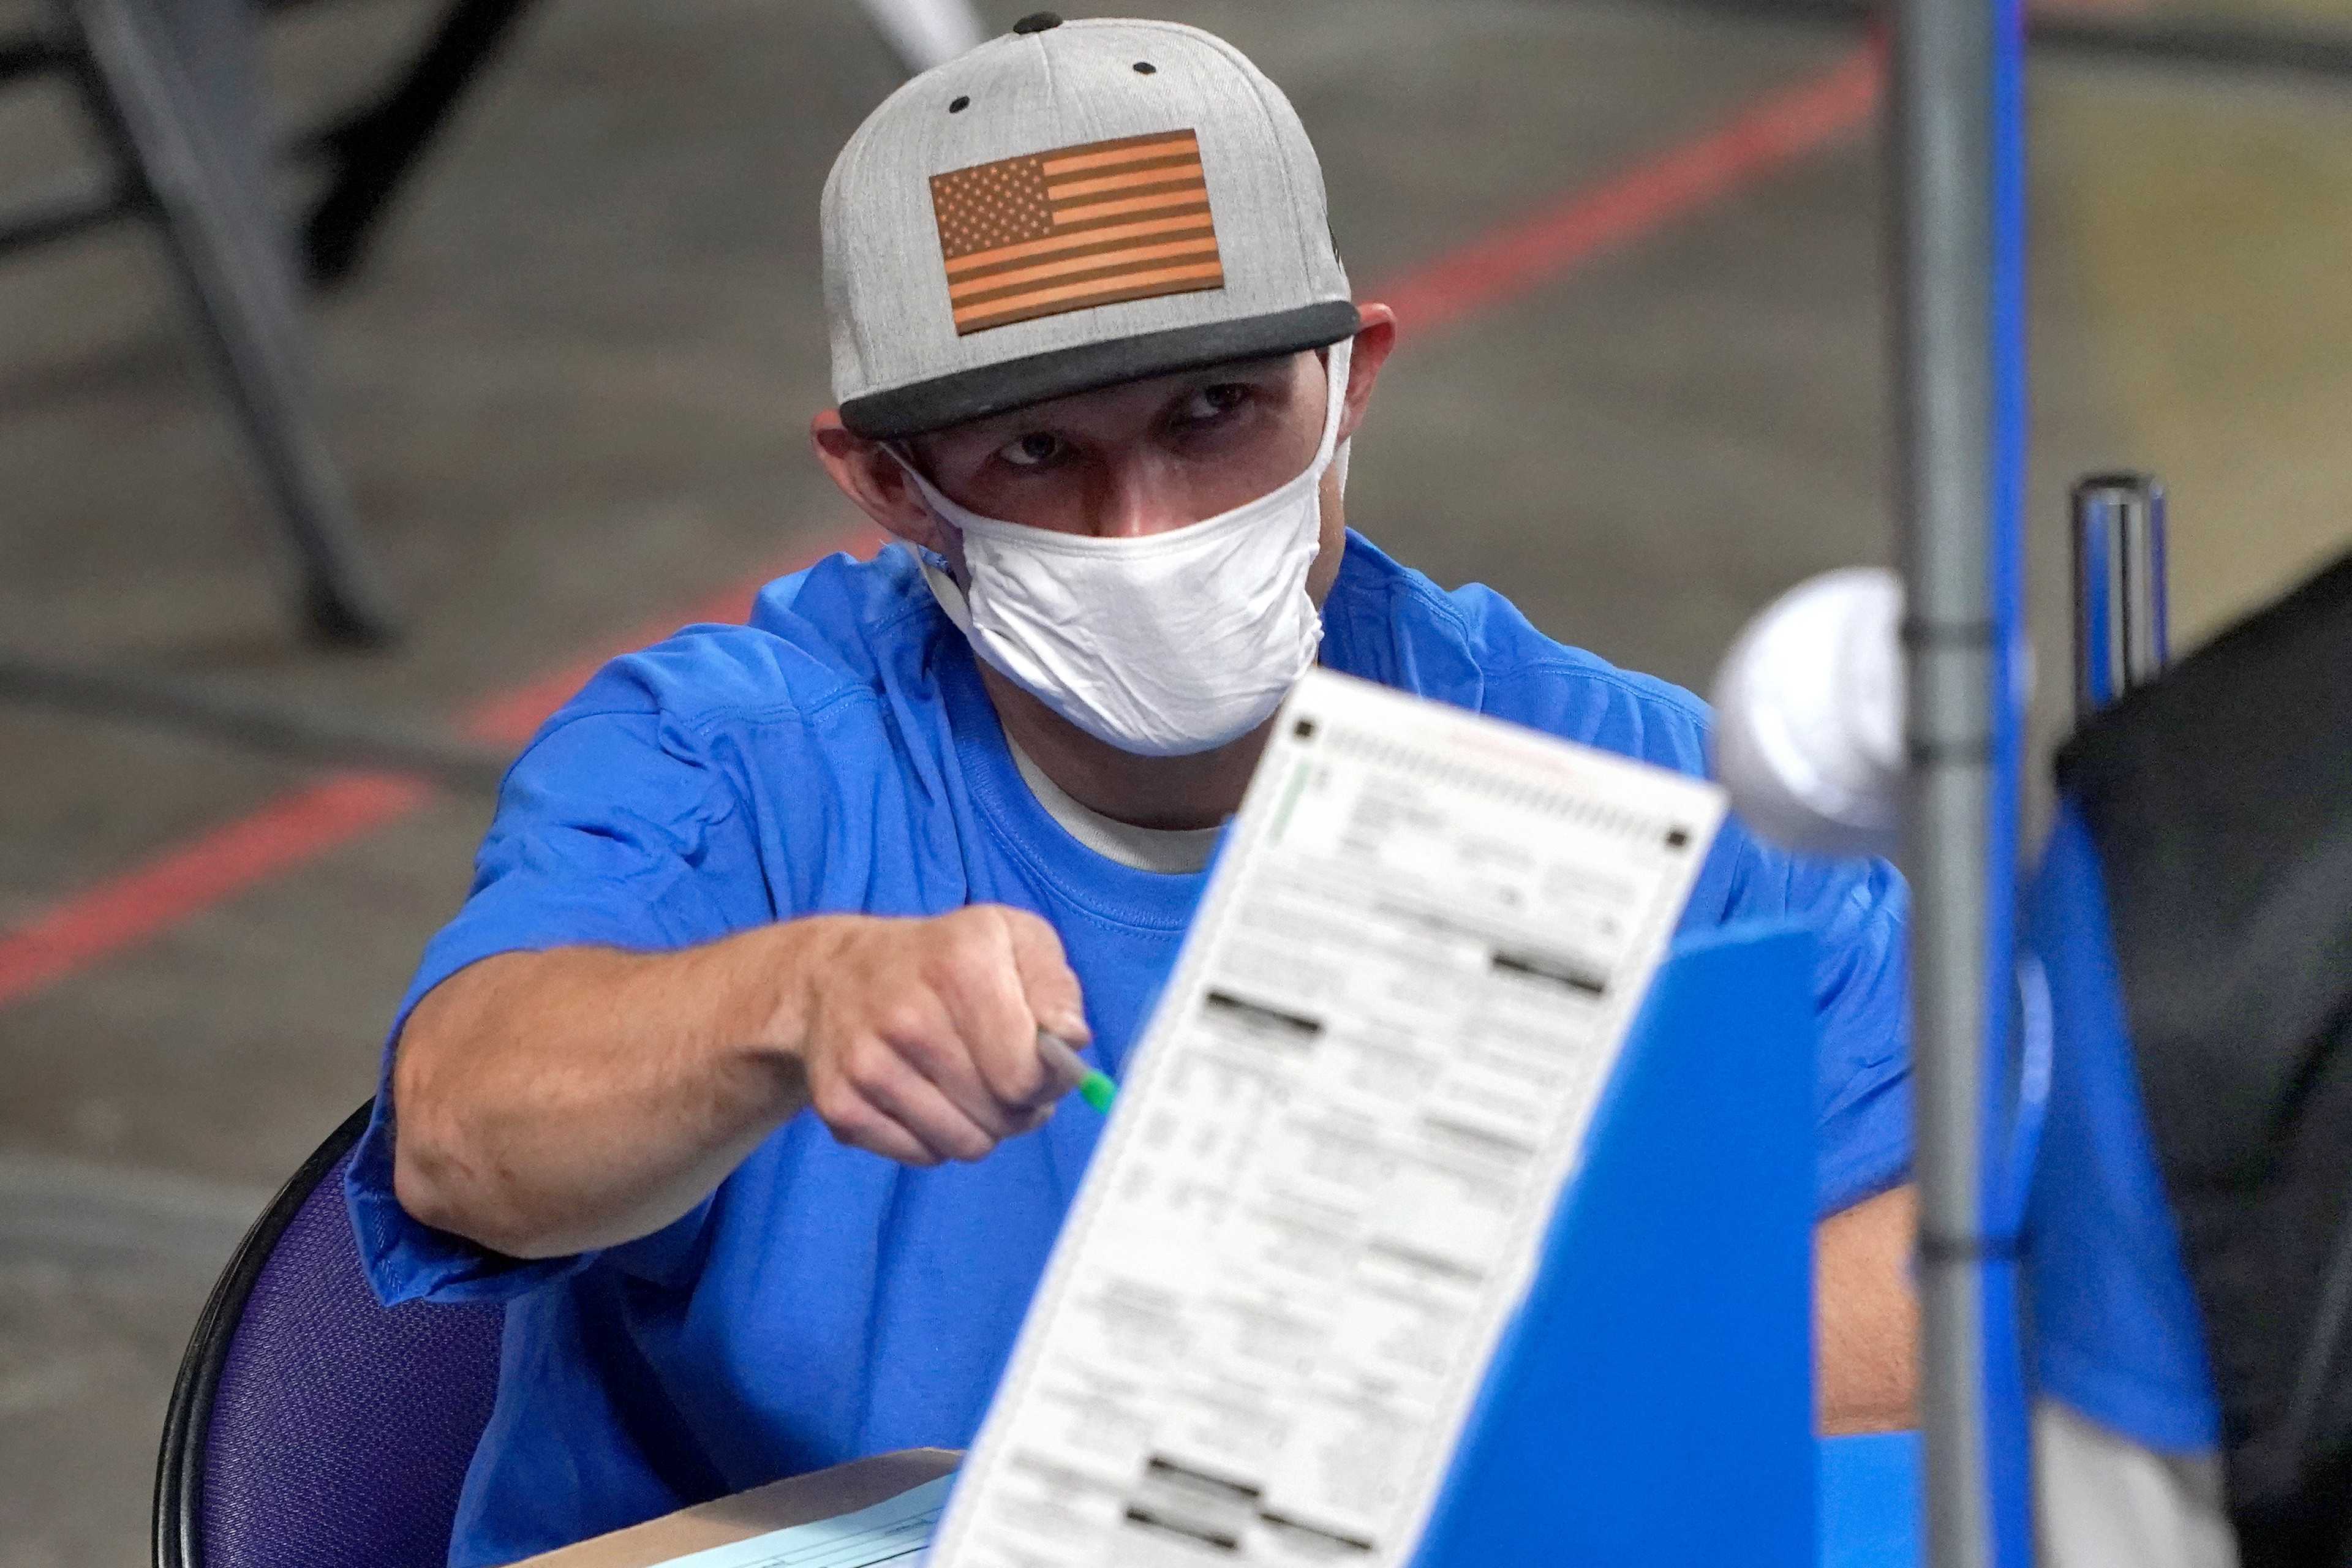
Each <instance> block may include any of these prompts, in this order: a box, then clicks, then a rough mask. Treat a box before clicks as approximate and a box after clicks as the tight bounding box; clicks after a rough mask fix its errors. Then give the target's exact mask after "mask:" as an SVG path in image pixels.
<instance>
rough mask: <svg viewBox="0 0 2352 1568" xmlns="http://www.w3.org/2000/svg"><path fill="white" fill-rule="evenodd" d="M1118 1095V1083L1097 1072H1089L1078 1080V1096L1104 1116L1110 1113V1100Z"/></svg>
mask: <svg viewBox="0 0 2352 1568" xmlns="http://www.w3.org/2000/svg"><path fill="white" fill-rule="evenodd" d="M1078 1097H1079V1098H1080V1099H1082V1100H1085V1101H1086V1102H1087V1104H1088V1105H1091V1106H1093V1107H1094V1108H1095V1109H1096V1110H1099V1111H1101V1112H1102V1113H1103V1114H1104V1115H1105V1116H1108V1115H1109V1114H1110V1102H1111V1101H1112V1100H1114V1099H1116V1098H1118V1085H1117V1084H1115V1083H1113V1082H1111V1080H1110V1079H1108V1078H1107V1077H1105V1076H1104V1075H1103V1074H1101V1073H1098V1072H1090V1073H1088V1074H1087V1076H1086V1077H1085V1078H1084V1079H1080V1080H1079V1082H1078Z"/></svg>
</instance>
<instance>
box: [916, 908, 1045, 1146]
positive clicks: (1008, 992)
mask: <svg viewBox="0 0 2352 1568" xmlns="http://www.w3.org/2000/svg"><path fill="white" fill-rule="evenodd" d="M1019 912H1020V911H1018V910H1000V909H979V910H971V911H970V918H968V919H964V920H961V921H957V922H956V926H955V930H954V934H953V936H952V937H951V938H950V942H949V944H948V946H947V948H946V950H945V952H943V954H942V973H941V974H940V1000H941V1001H942V1002H943V1003H944V1004H945V1005H946V1006H947V1008H948V1010H949V1013H950V1016H952V1017H953V1019H954V1021H955V1026H956V1029H957V1032H958V1033H959V1035H960V1036H961V1037H962V1039H963V1042H964V1044H965V1046H966V1047H967V1048H968V1049H969V1050H970V1052H971V1064H972V1068H973V1070H974V1071H975V1072H976V1073H977V1074H978V1076H979V1078H980V1079H981V1081H982V1083H983V1084H984V1085H985V1086H986V1089H987V1091H988V1092H989V1094H990V1095H991V1096H992V1098H993V1099H994V1100H995V1101H996V1102H997V1103H998V1104H999V1105H1000V1106H1002V1107H1003V1110H1004V1112H1005V1114H1006V1115H1007V1116H1008V1117H1017V1116H1020V1115H1023V1114H1025V1113H1026V1112H1028V1111H1029V1110H1033V1109H1034V1108H1036V1107H1038V1106H1040V1105H1045V1104H1047V1103H1049V1102H1051V1101H1052V1100H1055V1099H1057V1098H1059V1097H1060V1095H1061V1093H1062V1092H1063V1090H1064V1089H1065V1088H1066V1085H1064V1084H1063V1083H1062V1082H1061V1081H1060V1075H1059V1074H1057V1073H1055V1071H1053V1070H1052V1068H1049V1067H1048V1066H1047V1065H1046V1064H1045V1061H1043V1060H1042V1059H1041V1058H1039V1055H1038V1047H1037V1027H1038V1021H1037V1017H1036V1015H1035V1014H1034V1012H1032V1011H1031V1009H1030V1006H1029V1001H1028V996H1027V994H1026V991H1025V988H1024V984H1023V982H1022V976H1021V971H1020V967H1019V964H1018V963H1017V961H1016V959H1015V956H1014V948H1013V934H1012V917H1013V916H1016V915H1018V914H1019ZM1033 918H1034V917H1033Z"/></svg>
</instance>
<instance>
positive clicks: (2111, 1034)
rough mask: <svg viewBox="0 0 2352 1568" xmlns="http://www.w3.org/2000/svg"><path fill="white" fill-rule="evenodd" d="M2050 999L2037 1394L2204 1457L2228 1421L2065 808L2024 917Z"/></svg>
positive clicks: (2080, 851)
mask: <svg viewBox="0 0 2352 1568" xmlns="http://www.w3.org/2000/svg"><path fill="white" fill-rule="evenodd" d="M2024 935H2025V939H2026V945H2027V949H2028V951H2029V952H2030V953H2031V954H2032V957H2033V959H2034V960H2035V961H2036V962H2038V963H2040V964H2041V965H2042V973H2043V976H2044V978H2045V979H2046V981H2047V983H2048V985H2049V994H2050V1010H2051V1020H2052V1032H2053V1048H2052V1051H2051V1069H2050V1098H2049V1106H2048V1110H2047V1111H2046V1112H2045V1113H2044V1117H2043V1121H2042V1143H2041V1150H2040V1157H2039V1158H2038V1159H2037V1160H2036V1161H2035V1163H2034V1167H2033V1179H2032V1192H2031V1196H2030V1198H2029V1200H2028V1203H2027V1208H2026V1216H2025V1237H2026V1251H2025V1275H2026V1282H2027V1285H2028V1287H2029V1289H2030V1290H2031V1291H2032V1299H2033V1345H2032V1366H2033V1370H2034V1373H2035V1374H2036V1376H2037V1377H2038V1379H2039V1382H2040V1384H2041V1389H2042V1392H2043V1393H2044V1394H2050V1395H2052V1396H2054V1397H2055V1398H2057V1399H2060V1400H2063V1402H2064V1403H2066V1404H2067V1405H2071V1406H2073V1407H2074V1409H2076V1410H2078V1411H2080V1412H2081V1413H2082V1414H2084V1415H2087V1416H2089V1417H2091V1418H2092V1419H2093V1420H2095V1421H2097V1422H2099V1423H2100V1424H2101V1425H2102V1426H2106V1427H2107V1428H2109V1429H2110V1430H2112V1431H2115V1432H2119V1433H2122V1434H2123V1435H2124V1436H2127V1437H2129V1438H2131V1439H2132V1440H2133V1441H2135V1442H2137V1443H2140V1444H2142V1445H2144V1446H2146V1447H2150V1448H2154V1449H2158V1450H2159V1451H2162V1452H2166V1453H2174V1454H2178V1453H2184V1452H2187V1453H2193V1452H2200V1451H2202V1450H2204V1449H2207V1448H2210V1447H2213V1446H2214V1445H2216V1444H2217V1443H2218V1442H2219V1441H2220V1439H2221V1410H2220V1406H2219V1404H2218V1401H2217V1399H2216V1396H2215V1394H2214V1392H2213V1376H2212V1370H2211V1365H2210V1362H2209V1360H2208V1357H2207V1351H2206V1346H2205V1337H2204V1326H2203V1319H2202V1317H2201V1315H2200V1313H2199V1311H2198V1309H2197V1301H2196V1297H2195V1294H2194V1292H2193V1291H2192V1289H2190V1286H2189V1275H2188V1270H2187V1267H2186V1265H2185V1264H2184V1263H2183V1261H2182V1258H2181V1248H2180V1237H2179V1227H2178V1226H2177V1225H2176V1223H2175V1222H2174V1219H2173V1215H2172V1206H2171V1204H2170V1203H2169V1202H2168V1199H2167V1197H2166V1194H2165V1191H2164V1183H2163V1178H2162V1177H2161V1176H2160V1175H2159V1174H2158V1170H2157V1163H2156V1149H2155V1144H2154V1142H2153V1140H2152V1138H2151V1136H2150V1134H2149V1131H2148V1127H2147V1118H2146V1116H2145V1115H2144V1114H2143V1113H2142V1111H2141V1109H2140V1097H2139V1080H2138V1074H2137V1070H2136V1068H2135V1067H2134V1063H2133V1056H2132V1047H2131V1038H2130V1032H2129V1026H2128V1025H2127V1024H2126V1018H2125V1011H2124V1000H2123V988H2122V981H2121V979H2120V976H2119V973H2118V971H2117V967H2116V955H2115V949H2114V945H2113V942H2112V940H2111V937H2110V934H2109V931H2108V925H2107V915H2106V891H2105V884H2104V880H2103V878H2102V875H2101V872H2100V868H2099V864H2098V858H2097V853H2096V851H2095V849H2094V848H2093V847H2092V844H2091V839H2090V836H2089V834H2088V832H2087V831H2086V830H2085V829H2084V826H2083V823H2082V819H2081V818H2080V817H2078V816H2075V814H2074V811H2073V809H2072V808H2071V807H2067V806H2063V805H2062V807H2061V810H2060V813H2059V819H2058V824H2057V826H2056V828H2055V830H2054V831H2053V833H2052V834H2051V837H2050V843H2049V846H2048V847H2047V848H2046V849H2045V850H2044V851H2043V856H2042V870H2041V872H2040V874H2039V875H2038V876H2037V877H2036V878H2035V879H2034V882H2033V886H2032V892H2031V896H2030V897H2029V899H2028V900H2027V903H2026V920H2025V931H2024Z"/></svg>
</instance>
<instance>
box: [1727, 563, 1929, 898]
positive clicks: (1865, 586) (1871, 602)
mask: <svg viewBox="0 0 2352 1568" xmlns="http://www.w3.org/2000/svg"><path fill="white" fill-rule="evenodd" d="M1902 622H1903V584H1902V581H1901V580H1900V579H1899V578H1897V577H1896V576H1895V574H1894V573H1892V572H1889V571H1887V570H1885V568H1883V567H1875V566H1855V567H1847V568H1845V569H1843V570H1841V571H1836V572H1827V573H1824V574H1822V575H1821V576H1818V577H1814V578H1811V579H1809V580H1808V581H1806V582H1803V583H1801V584H1798V585H1797V586H1796V587H1794V588H1791V589H1790V590H1789V592H1787V593H1786V594H1783V595H1780V598H1778V599H1776V600H1774V601H1773V602H1772V603H1771V604H1770V605H1768V606H1766V607H1765V609H1764V611H1763V613H1762V614H1761V615H1759V616H1757V617H1756V618H1755V619H1754V620H1752V621H1750V622H1748V626H1747V629H1745V630H1744V631H1742V632H1741V633H1740V634H1739V637H1738V641H1736V642H1734V643H1733V644H1732V645H1731V651H1730V653H1728V654H1727V655H1726V656H1725V657H1724V660H1723V667H1722V668H1721V669H1719V670H1718V671H1717V673H1716V678H1715V694H1714V700H1715V709H1716V725H1715V767H1716V773H1717V777H1718V778H1719V779H1721V781H1722V783H1723V787H1724V790H1725V792H1726V793H1727V794H1728V795H1730V797H1731V806H1732V809H1733V810H1734V811H1736V812H1738V814H1739V816H1741V817H1742V818H1743V819H1744V820H1745V821H1746V822H1747V823H1748V826H1750V827H1752V828H1754V829H1755V830H1756V832H1757V833H1759V835H1761V836H1762V837H1766V838H1769V839H1770V840H1772V841H1773V842H1775V843H1777V844H1781V845H1785V846H1787V847H1790V848H1792V849H1800V850H1806V851H1810V852H1811V853H1814V854H1821V855H1886V854H1891V853H1892V852H1893V851H1894V849H1895V840H1896V837H1897V835H1898V833H1899V830H1900V828H1901V822H1902V811H1901V805H1902V794H1901V792H1902V785H1903V773H1904V768H1903V717H1904V693H1903V684H1904V682H1903V650H1902V643H1901V626H1902Z"/></svg>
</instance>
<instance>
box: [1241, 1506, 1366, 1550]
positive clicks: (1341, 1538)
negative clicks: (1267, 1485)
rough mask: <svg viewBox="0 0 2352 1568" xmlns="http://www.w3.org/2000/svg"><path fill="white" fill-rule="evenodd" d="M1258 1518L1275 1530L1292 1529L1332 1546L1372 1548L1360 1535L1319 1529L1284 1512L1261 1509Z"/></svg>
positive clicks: (1358, 1548) (1354, 1548) (1357, 1548)
mask: <svg viewBox="0 0 2352 1568" xmlns="http://www.w3.org/2000/svg"><path fill="white" fill-rule="evenodd" d="M1258 1518H1260V1519H1262V1520H1264V1521H1265V1522H1266V1523H1268V1524H1270V1525H1272V1526H1274V1527H1275V1528H1276V1530H1294V1531H1297V1532H1298V1533H1299V1534H1301V1535H1311V1536H1313V1537H1315V1539H1316V1540H1318V1541H1328V1542H1330V1543H1331V1544H1332V1545H1334V1546H1345V1547H1349V1548H1351V1549H1353V1550H1355V1551H1358V1552H1370V1550H1371V1549H1372V1543H1371V1542H1369V1541H1366V1540H1365V1539H1364V1538H1363V1537H1362V1536H1360V1535H1341V1534H1339V1533H1337V1532H1336V1531H1328V1530H1323V1529H1319V1528H1318V1527H1317V1526H1315V1525H1311V1524H1307V1523H1305V1522H1303V1521H1299V1520H1296V1519H1292V1518H1290V1517H1288V1516H1287V1515H1286V1514H1279V1513H1268V1512H1265V1511H1264V1510H1260V1511H1259V1513H1258Z"/></svg>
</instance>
